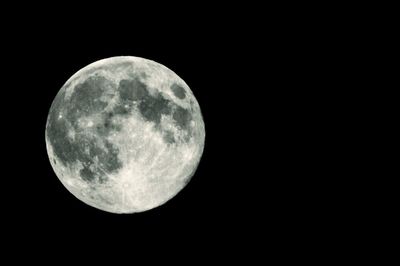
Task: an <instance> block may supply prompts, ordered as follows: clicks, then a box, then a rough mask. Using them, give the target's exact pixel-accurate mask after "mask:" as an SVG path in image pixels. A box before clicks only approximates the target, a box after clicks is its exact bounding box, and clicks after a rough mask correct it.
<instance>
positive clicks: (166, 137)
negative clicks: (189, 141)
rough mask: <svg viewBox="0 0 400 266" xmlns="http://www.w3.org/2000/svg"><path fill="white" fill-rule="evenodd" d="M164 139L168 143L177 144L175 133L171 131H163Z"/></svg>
mask: <svg viewBox="0 0 400 266" xmlns="http://www.w3.org/2000/svg"><path fill="white" fill-rule="evenodd" d="M163 139H164V141H165V142H166V143H168V144H172V143H175V136H174V133H172V132H171V131H169V130H164V131H163Z"/></svg>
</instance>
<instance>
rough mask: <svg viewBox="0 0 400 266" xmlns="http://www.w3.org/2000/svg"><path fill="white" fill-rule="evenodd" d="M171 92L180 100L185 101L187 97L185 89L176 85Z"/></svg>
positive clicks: (172, 86)
mask: <svg viewBox="0 0 400 266" xmlns="http://www.w3.org/2000/svg"><path fill="white" fill-rule="evenodd" d="M171 90H172V92H173V93H174V95H175V96H176V97H177V98H179V99H184V98H185V97H186V91H185V89H184V88H182V87H181V86H179V85H178V84H176V83H174V84H172V85H171Z"/></svg>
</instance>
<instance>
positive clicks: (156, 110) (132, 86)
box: [116, 78, 171, 125]
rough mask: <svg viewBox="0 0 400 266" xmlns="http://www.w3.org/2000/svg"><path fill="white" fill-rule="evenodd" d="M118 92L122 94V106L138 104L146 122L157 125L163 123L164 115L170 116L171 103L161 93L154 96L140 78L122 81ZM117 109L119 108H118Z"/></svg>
mask: <svg viewBox="0 0 400 266" xmlns="http://www.w3.org/2000/svg"><path fill="white" fill-rule="evenodd" d="M118 91H119V93H120V101H121V104H120V106H119V109H120V111H121V110H122V111H123V110H124V109H123V108H121V106H124V105H132V101H137V102H138V109H139V112H140V113H141V115H142V116H143V118H144V119H145V120H146V121H149V122H154V123H155V124H156V125H157V124H159V123H160V121H161V115H162V114H165V115H167V114H170V113H171V108H170V101H168V100H166V99H165V98H164V97H163V96H162V95H161V94H160V93H156V95H154V96H152V95H151V94H150V93H149V91H148V88H147V86H146V84H145V83H143V82H141V81H140V80H139V79H138V78H133V79H130V80H126V79H124V80H121V81H120V83H119V87H118ZM116 108H117V107H116Z"/></svg>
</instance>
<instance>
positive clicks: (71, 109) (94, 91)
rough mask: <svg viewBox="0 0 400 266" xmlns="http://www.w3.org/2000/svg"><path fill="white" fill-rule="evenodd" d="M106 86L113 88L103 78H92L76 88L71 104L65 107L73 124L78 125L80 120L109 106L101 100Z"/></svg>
mask: <svg viewBox="0 0 400 266" xmlns="http://www.w3.org/2000/svg"><path fill="white" fill-rule="evenodd" d="M105 86H111V82H110V81H109V80H107V79H106V78H104V77H101V76H91V77H89V78H88V79H86V80H85V81H84V82H83V83H80V84H78V85H76V86H75V89H74V92H73V94H72V95H71V98H70V100H69V101H70V102H69V103H68V104H67V105H65V106H66V107H67V108H68V109H67V112H66V113H67V118H68V120H69V121H70V122H71V123H76V122H77V121H78V118H80V117H82V116H89V115H91V114H94V113H99V112H101V111H102V110H104V108H105V107H106V106H107V103H106V102H103V101H101V100H100V97H101V96H102V95H103V92H104V90H105V89H104V88H105Z"/></svg>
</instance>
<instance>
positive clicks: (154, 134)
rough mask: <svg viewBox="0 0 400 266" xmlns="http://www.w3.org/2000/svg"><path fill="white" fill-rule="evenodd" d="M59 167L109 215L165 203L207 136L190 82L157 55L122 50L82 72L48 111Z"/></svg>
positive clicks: (51, 149) (50, 145) (84, 197)
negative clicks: (153, 57)
mask: <svg viewBox="0 0 400 266" xmlns="http://www.w3.org/2000/svg"><path fill="white" fill-rule="evenodd" d="M45 139H46V147H47V153H48V156H49V159H50V163H51V166H52V167H53V170H54V172H55V173H56V175H57V177H58V178H59V180H60V181H61V183H62V184H63V185H64V186H65V188H66V189H67V190H68V191H69V192H71V193H72V194H73V195H74V196H75V197H77V198H78V199H79V200H81V201H82V202H84V203H86V204H88V205H90V206H92V207H95V208H98V209H100V210H103V211H107V212H111V213H136V212H143V211H146V210H150V209H152V208H155V207H157V206H160V205H162V204H164V203H165V202H167V201H168V200H170V199H171V198H172V197H174V196H175V195H176V194H177V193H178V192H179V191H181V190H182V189H183V188H184V187H185V185H186V184H187V183H188V182H189V180H190V179H191V178H192V176H193V175H194V173H195V171H196V169H197V166H198V164H199V162H200V159H201V156H202V153H203V148H204V140H205V129H204V122H203V118H202V115H201V111H200V106H199V104H198V102H197V100H196V98H195V96H194V95H193V92H192V91H191V90H190V88H189V86H188V85H187V84H186V83H185V82H184V81H183V80H182V79H181V78H180V77H179V76H178V75H177V74H175V73H174V72H173V71H171V70H170V69H168V68H167V67H165V66H163V65H161V64H159V63H156V62H154V61H151V60H148V59H144V58H139V57H133V56H118V57H111V58H106V59H103V60H99V61H96V62H94V63H92V64H90V65H88V66H86V67H84V68H82V69H81V70H79V71H78V72H76V73H75V74H74V75H73V76H72V77H71V78H70V79H69V80H68V81H67V82H66V83H65V84H64V85H63V87H62V88H61V89H60V91H59V92H58V94H57V95H56V97H55V99H54V101H53V103H52V105H51V107H50V111H49V114H48V117H47V124H46V132H45Z"/></svg>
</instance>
